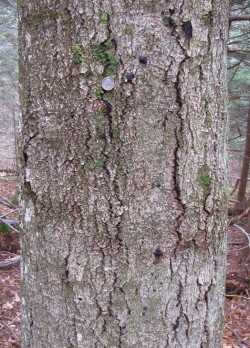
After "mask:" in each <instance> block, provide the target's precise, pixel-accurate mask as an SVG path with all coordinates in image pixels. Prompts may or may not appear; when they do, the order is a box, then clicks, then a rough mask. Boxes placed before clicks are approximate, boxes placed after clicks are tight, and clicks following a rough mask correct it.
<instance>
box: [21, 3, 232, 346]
mask: <svg viewBox="0 0 250 348" xmlns="http://www.w3.org/2000/svg"><path fill="white" fill-rule="evenodd" d="M227 12H228V8H227V1H220V0H214V1H206V2H204V1H201V0H195V1H194V0H192V1H190V0H188V1H187V0H186V1H183V0H177V1H176V0H175V1H173V0H172V1H168V2H167V3H166V2H165V1H133V2H131V1H126V0H120V1H109V0H104V1H103V0H102V1H99V0H93V1H92V2H91V1H84V2H83V1H76V0H74V1H72V0H71V1H69V0H59V1H44V0H41V1H39V2H37V1H31V0H29V1H21V0H20V1H19V16H20V26H19V29H20V83H21V91H20V95H21V103H22V112H23V124H22V141H21V162H22V192H23V193H22V195H23V201H22V202H23V225H24V232H23V236H22V257H23V261H22V279H23V285H22V306H23V307H22V308H23V309H22V310H23V314H22V323H23V324H22V325H23V326H22V332H23V336H22V347H23V348H24V347H25V348H26V347H30V348H31V347H32V348H38V347H39V348H40V347H46V348H47V347H48V346H50V347H53V348H62V347H65V348H66V347H67V348H69V347H79V348H87V347H88V348H90V347H100V348H101V347H107V348H112V347H113V348H115V347H122V348H126V347H128V348H132V347H137V348H138V347H171V348H175V347H176V348H180V347H183V348H184V347H185V348H187V347H188V348H196V347H203V348H209V347H210V348H215V347H221V330H222V328H223V314H222V312H223V295H224V273H225V253H226V241H225V220H226V208H227V204H226V193H225V177H226V175H225V143H226V120H227V114H226V108H225V105H226V80H225V76H226V75H225V74H226V59H225V51H226V32H227V22H228V18H227ZM140 56H142V57H140ZM145 56H146V57H147V59H146V57H145ZM139 57H140V59H139ZM107 75H109V76H112V77H113V78H114V80H115V88H114V89H113V90H112V91H110V92H104V91H103V90H102V88H101V81H102V78H103V77H104V76H107Z"/></svg>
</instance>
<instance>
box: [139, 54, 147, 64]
mask: <svg viewBox="0 0 250 348" xmlns="http://www.w3.org/2000/svg"><path fill="white" fill-rule="evenodd" d="M139 62H140V63H141V64H147V62H148V57H147V56H146V55H145V54H141V55H140V56H139Z"/></svg>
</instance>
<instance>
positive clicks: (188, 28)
mask: <svg viewBox="0 0 250 348" xmlns="http://www.w3.org/2000/svg"><path fill="white" fill-rule="evenodd" d="M182 30H183V32H184V34H185V36H186V38H187V39H191V38H192V36H193V27H192V24H191V22H190V21H187V22H184V23H183V24H182Z"/></svg>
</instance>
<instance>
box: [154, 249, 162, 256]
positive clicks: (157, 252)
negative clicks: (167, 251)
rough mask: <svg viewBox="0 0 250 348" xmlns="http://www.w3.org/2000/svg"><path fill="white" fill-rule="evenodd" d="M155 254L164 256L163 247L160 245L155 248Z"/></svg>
mask: <svg viewBox="0 0 250 348" xmlns="http://www.w3.org/2000/svg"><path fill="white" fill-rule="evenodd" d="M154 256H155V257H161V256H163V252H162V251H161V249H160V248H159V247H158V248H156V249H155V251H154Z"/></svg>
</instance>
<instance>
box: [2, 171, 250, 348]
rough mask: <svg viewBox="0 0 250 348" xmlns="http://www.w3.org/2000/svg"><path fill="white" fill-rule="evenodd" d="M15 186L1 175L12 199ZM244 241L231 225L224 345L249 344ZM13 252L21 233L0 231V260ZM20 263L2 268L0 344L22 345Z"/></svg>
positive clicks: (5, 347) (249, 287)
mask: <svg viewBox="0 0 250 348" xmlns="http://www.w3.org/2000/svg"><path fill="white" fill-rule="evenodd" d="M16 190H17V186H16V181H15V180H13V178H9V179H8V180H7V179H5V178H1V177H0V195H2V196H4V197H5V198H7V199H8V200H10V201H11V199H13V196H14V195H15V193H16ZM7 212H8V208H6V207H3V206H0V216H1V215H3V214H5V213H7ZM9 218H10V217H9ZM11 218H13V219H14V218H16V216H12V217H11ZM244 243H245V240H244V235H243V234H242V232H240V230H239V229H238V228H236V227H234V226H233V227H230V229H229V233H228V259H227V280H226V291H225V328H224V336H223V348H248V347H250V270H249V265H250V257H249V249H243V250H237V249H241V248H242V245H244ZM13 254H14V256H15V255H18V254H20V246H19V240H18V235H17V234H3V233H0V262H1V261H4V260H6V259H9V258H12V257H13ZM19 266H20V265H19V264H16V265H13V266H9V267H7V268H3V269H1V268H0V348H17V347H20V275H19ZM186 348H189V347H186Z"/></svg>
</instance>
